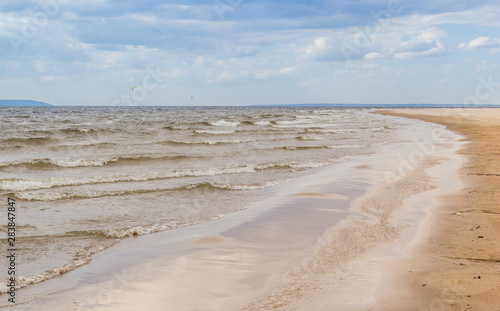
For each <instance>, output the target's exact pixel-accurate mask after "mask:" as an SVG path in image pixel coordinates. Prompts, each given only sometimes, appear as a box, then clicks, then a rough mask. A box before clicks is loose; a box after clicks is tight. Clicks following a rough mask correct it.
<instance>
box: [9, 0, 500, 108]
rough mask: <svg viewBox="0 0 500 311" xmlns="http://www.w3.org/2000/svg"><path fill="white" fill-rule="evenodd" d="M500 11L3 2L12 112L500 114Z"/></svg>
mask: <svg viewBox="0 0 500 311" xmlns="http://www.w3.org/2000/svg"><path fill="white" fill-rule="evenodd" d="M499 67H500V2H498V1H496V0H474V1H473V0H468V1H461V0H400V1H398V0H384V1H378V0H349V1H340V0H336V1H329V0H304V1H302V0H288V1H285V0H280V1H263V0H203V1H202V0H171V1H169V0H164V1H159V0H141V1H137V0H24V1H18V0H2V1H1V2H0V99H31V100H40V101H44V102H47V103H51V104H54V105H93V106H110V105H125V106H130V105H136V106H141V105H144V106H147V105H157V106H162V105H165V106H181V105H254V104H297V103H343V104H345V103H368V104H409V103H434V104H464V103H465V104H498V103H500V72H499Z"/></svg>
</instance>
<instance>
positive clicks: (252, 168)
mask: <svg viewBox="0 0 500 311" xmlns="http://www.w3.org/2000/svg"><path fill="white" fill-rule="evenodd" d="M337 162H339V160H338V159H336V160H333V161H332V160H329V161H320V162H268V163H261V164H257V165H246V166H236V167H225V168H206V169H188V170H173V171H166V172H155V173H144V174H134V175H111V176H94V177H73V178H71V177H68V178H49V179H38V178H33V179H19V178H9V179H0V190H7V191H25V190H37V189H47V188H54V187H62V186H78V185H86V184H101V183H113V182H137V181H148V180H156V179H168V178H182V177H206V176H217V175H225V174H242V173H255V172H257V171H259V170H265V169H271V168H290V169H307V168H315V167H320V166H325V165H330V164H334V163H337Z"/></svg>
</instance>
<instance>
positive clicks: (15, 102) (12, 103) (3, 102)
mask: <svg viewBox="0 0 500 311" xmlns="http://www.w3.org/2000/svg"><path fill="white" fill-rule="evenodd" d="M0 107H55V106H54V105H51V104H47V103H44V102H41V101H36V100H24V99H0Z"/></svg>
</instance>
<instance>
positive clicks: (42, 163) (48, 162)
mask: <svg viewBox="0 0 500 311" xmlns="http://www.w3.org/2000/svg"><path fill="white" fill-rule="evenodd" d="M189 157H190V156H164V157H144V156H138V157H111V158H102V159H89V160H84V159H77V160H61V159H48V158H45V159H33V160H26V161H8V162H1V163H0V168H2V167H16V166H29V167H31V168H33V167H35V168H36V167H50V166H56V167H68V168H69V167H89V166H104V165H107V164H111V163H118V162H128V161H150V160H178V159H184V158H189Z"/></svg>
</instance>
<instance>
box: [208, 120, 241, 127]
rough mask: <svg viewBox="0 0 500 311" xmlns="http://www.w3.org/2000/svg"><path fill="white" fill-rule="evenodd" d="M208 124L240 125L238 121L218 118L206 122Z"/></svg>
mask: <svg viewBox="0 0 500 311" xmlns="http://www.w3.org/2000/svg"><path fill="white" fill-rule="evenodd" d="M208 124H210V125H213V126H238V125H240V122H238V121H225V120H218V121H212V122H208Z"/></svg>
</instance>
